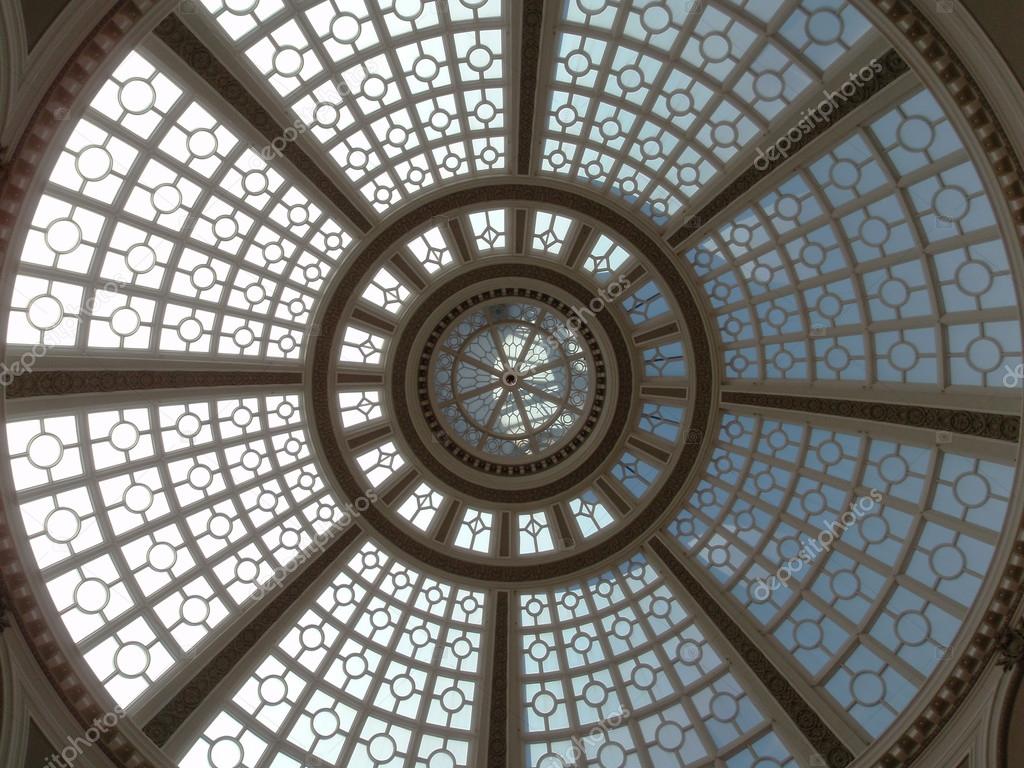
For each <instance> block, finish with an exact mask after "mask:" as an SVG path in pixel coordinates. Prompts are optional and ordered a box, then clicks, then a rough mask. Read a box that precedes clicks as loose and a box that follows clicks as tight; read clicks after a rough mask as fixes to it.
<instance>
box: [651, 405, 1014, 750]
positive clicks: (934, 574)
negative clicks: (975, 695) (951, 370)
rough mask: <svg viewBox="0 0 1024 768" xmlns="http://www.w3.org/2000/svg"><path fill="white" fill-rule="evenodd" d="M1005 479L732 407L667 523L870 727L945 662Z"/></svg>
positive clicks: (809, 675) (942, 458)
mask: <svg viewBox="0 0 1024 768" xmlns="http://www.w3.org/2000/svg"><path fill="white" fill-rule="evenodd" d="M1012 482H1013V467H1012V466H1009V465H1007V464H1002V463H998V462H995V461H989V460H984V459H978V458H972V457H969V456H963V455H960V454H958V453H956V452H952V451H945V450H942V449H941V448H940V447H938V446H936V445H935V444H934V442H933V443H932V444H923V445H922V444H913V443H907V442H896V441H893V440H892V439H890V438H883V437H875V436H872V435H870V434H867V435H866V434H864V433H850V432H840V431H835V430H830V429H825V428H821V427H814V426H811V425H809V424H806V423H801V422H793V421H780V420H775V419H766V418H763V417H760V416H754V415H747V414H743V413H726V414H725V415H724V416H723V418H722V423H721V428H720V431H719V434H718V440H717V441H716V446H715V450H714V453H713V454H712V456H711V460H710V463H709V468H708V473H707V476H706V477H705V478H704V479H703V480H702V481H701V482H700V484H699V485H698V487H697V489H696V490H695V491H694V494H693V496H692V497H691V498H690V500H689V501H688V502H687V503H686V505H685V506H684V507H683V509H682V510H680V512H679V515H678V517H677V518H676V519H675V520H674V521H673V522H672V523H671V524H670V525H669V528H668V530H669V532H670V533H672V534H673V535H674V536H675V537H676V538H677V539H678V540H679V542H680V544H681V545H682V546H683V548H684V549H685V550H686V551H687V552H689V553H690V554H691V555H692V557H693V562H695V563H699V564H700V565H701V566H703V567H704V568H706V569H707V571H708V573H709V574H710V575H711V576H713V577H714V579H715V580H716V581H717V582H718V583H719V584H721V587H722V589H723V591H724V592H726V593H728V595H729V598H728V599H729V600H730V602H736V603H738V604H739V605H741V606H743V608H745V610H746V611H747V612H748V613H749V615H750V617H751V619H752V620H753V621H754V622H755V623H756V625H757V627H758V630H759V631H761V632H763V633H764V635H765V636H766V640H767V641H768V642H769V643H771V645H772V646H773V647H774V648H776V649H778V650H779V651H780V652H783V653H785V655H786V656H791V657H792V658H793V659H794V660H795V661H796V662H797V665H798V667H799V669H800V670H801V672H802V673H803V674H804V676H805V678H806V680H807V682H808V683H809V684H810V685H812V686H815V687H819V688H821V689H822V690H823V692H825V693H826V694H827V695H828V696H829V697H830V698H831V699H832V700H833V701H834V702H835V704H836V706H837V709H838V711H840V712H842V713H844V714H845V716H846V718H847V719H848V720H849V722H850V724H851V725H852V726H853V727H855V728H857V729H860V730H862V731H863V732H865V734H866V735H867V736H869V737H870V738H876V737H877V736H878V735H879V734H881V733H882V732H883V731H884V730H885V729H886V728H887V727H888V726H889V725H890V724H891V723H892V721H893V720H894V719H895V717H896V716H897V715H899V714H900V713H901V712H902V710H903V708H904V707H905V706H906V705H907V703H908V702H909V701H910V700H911V699H912V698H913V697H914V696H915V694H916V693H917V691H918V689H919V688H920V687H921V686H922V685H923V684H924V682H925V680H927V678H928V677H929V676H930V675H931V673H932V671H933V670H934V669H935V667H936V666H937V665H938V664H939V662H940V661H942V660H943V659H944V658H945V657H946V653H947V651H948V649H949V647H950V645H951V644H952V643H953V639H954V638H955V637H956V636H957V634H958V632H959V628H960V625H961V623H962V622H963V620H964V617H965V616H966V615H967V612H968V610H969V609H970V607H971V606H972V604H973V601H974V599H975V596H976V595H977V594H978V590H979V588H980V587H981V584H982V582H983V580H984V577H985V573H986V570H987V568H988V563H989V562H990V561H991V559H992V556H993V553H994V551H995V547H996V544H997V543H998V541H999V536H1000V533H1001V531H1002V528H1003V522H1004V520H1005V519H1006V515H1007V506H1008V501H1009V496H1010V490H1011V487H1012Z"/></svg>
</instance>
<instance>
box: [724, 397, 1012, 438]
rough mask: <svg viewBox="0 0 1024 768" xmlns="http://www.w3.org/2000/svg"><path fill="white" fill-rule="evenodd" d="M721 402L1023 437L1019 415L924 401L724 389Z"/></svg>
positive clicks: (941, 429)
mask: <svg viewBox="0 0 1024 768" xmlns="http://www.w3.org/2000/svg"><path fill="white" fill-rule="evenodd" d="M722 402H723V403H727V404H732V405H747V406H750V407H752V408H778V409H783V410H787V411H803V412H804V413H816V414H821V415H823V416H841V417H843V418H847V419H863V420H865V421H876V422H882V423H883V424H898V425H900V426H903V427H918V428H920V429H934V430H936V431H938V432H951V433H952V432H955V433H956V434H958V435H972V436H974V437H987V438H989V439H992V440H1005V441H1008V442H1012V443H1015V442H1017V440H1019V439H1020V416H1012V415H1009V414H1003V413H985V412H983V411H963V410H958V411H954V410H951V409H949V408H933V407H930V406H924V405H901V404H899V403H880V402H875V401H872V400H843V399H840V398H832V397H805V396H799V395H778V394H771V393H768V392H734V391H731V390H729V391H723V392H722Z"/></svg>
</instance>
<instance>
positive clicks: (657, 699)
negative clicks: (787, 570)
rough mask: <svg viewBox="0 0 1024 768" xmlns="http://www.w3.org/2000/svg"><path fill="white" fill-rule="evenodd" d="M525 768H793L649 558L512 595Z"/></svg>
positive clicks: (759, 713) (763, 718) (767, 725)
mask: <svg viewBox="0 0 1024 768" xmlns="http://www.w3.org/2000/svg"><path fill="white" fill-rule="evenodd" d="M519 608H520V621H521V624H522V628H521V632H520V651H521V657H520V661H519V663H520V665H521V668H522V674H523V684H522V696H523V708H522V727H523V730H524V731H525V738H526V742H527V743H526V765H527V766H528V768H561V767H562V766H566V765H587V766H606V765H620V766H621V765H631V766H633V765H635V766H639V765H647V764H650V765H657V766H672V767H673V768H683V766H690V765H705V764H706V765H711V764H715V765H727V766H730V767H731V766H749V765H758V766H785V768H796V765H797V763H796V761H794V760H793V759H792V758H791V757H790V754H789V751H788V750H787V748H786V747H785V746H784V745H783V742H782V741H781V740H780V738H779V736H778V734H777V733H776V731H775V730H774V729H773V728H772V725H771V721H770V719H769V718H768V717H766V715H765V713H764V712H762V711H761V710H760V709H759V708H758V706H757V705H756V704H755V703H754V702H753V700H752V699H751V697H750V696H749V695H748V694H747V692H746V690H745V686H744V685H743V684H741V683H740V682H739V680H738V679H737V678H736V677H735V676H734V674H733V671H732V669H731V667H730V664H729V663H728V662H727V661H726V660H725V659H723V658H722V656H721V655H720V652H719V650H718V649H716V648H715V645H714V644H713V643H712V642H711V641H710V640H709V639H708V638H707V637H705V635H704V633H703V632H702V631H701V629H700V627H699V626H698V624H697V623H696V622H695V621H694V618H693V616H692V615H691V614H690V613H689V611H688V609H687V607H686V604H685V603H684V602H680V600H679V597H678V596H677V595H676V594H674V593H673V591H672V590H671V589H670V588H669V586H668V585H667V584H666V583H665V582H664V581H663V580H662V578H661V575H660V574H659V573H658V571H657V569H656V567H655V565H654V564H653V563H651V562H649V561H648V559H647V558H646V557H645V556H644V555H637V556H634V557H633V558H632V559H630V560H629V561H627V562H625V563H623V564H622V565H620V566H618V567H617V568H614V569H612V570H610V571H607V572H605V573H602V574H600V575H599V576H597V577H595V578H592V579H588V580H587V581H586V582H585V583H580V584H572V585H570V586H568V587H565V588H558V589H554V590H549V591H545V592H538V593H523V594H520V595H519Z"/></svg>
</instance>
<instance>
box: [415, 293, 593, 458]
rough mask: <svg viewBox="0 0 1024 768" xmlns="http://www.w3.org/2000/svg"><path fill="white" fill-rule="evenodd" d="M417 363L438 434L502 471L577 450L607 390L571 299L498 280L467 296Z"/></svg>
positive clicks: (458, 451) (453, 448) (464, 454)
mask: <svg viewBox="0 0 1024 768" xmlns="http://www.w3.org/2000/svg"><path fill="white" fill-rule="evenodd" d="M420 371H421V373H425V375H424V376H423V377H422V378H421V381H420V404H421V406H422V407H423V410H424V413H425V415H426V418H427V422H428V424H429V425H430V428H431V431H432V433H433V435H434V439H435V440H437V442H439V443H440V444H441V445H443V446H444V447H446V448H447V449H448V450H449V451H450V452H451V453H453V454H454V455H456V456H458V457H459V458H460V459H461V460H462V461H464V462H466V463H469V464H471V465H473V466H474V467H475V468H477V469H483V470H485V471H490V472H495V473H497V474H518V473H520V472H523V471H529V470H535V469H538V468H541V467H545V466H551V465H553V464H555V463H557V462H559V461H560V460H562V459H564V458H565V457H566V456H568V455H569V454H570V453H572V452H573V451H574V450H575V449H576V448H577V447H578V446H579V445H580V444H581V443H582V442H583V440H584V439H585V438H586V436H587V434H589V432H590V431H591V429H592V428H593V425H594V423H595V421H596V417H597V413H598V411H599V408H600V405H601V404H602V402H603V399H604V392H605V380H604V376H605V374H604V370H603V365H602V364H601V355H600V351H599V349H598V345H597V342H596V341H595V339H594V337H593V335H592V333H591V332H590V331H589V329H587V328H586V326H585V324H584V323H582V322H580V318H579V317H578V316H577V315H576V314H575V312H574V311H573V310H572V309H571V308H570V307H568V306H566V305H564V304H563V303H562V302H560V301H558V300H557V299H554V298H552V297H550V296H547V295H544V294H541V293H539V292H536V291H502V290H492V291H488V292H485V293H483V294H480V295H478V296H475V297H472V298H471V299H468V300H465V301H463V302H461V303H460V304H459V306H458V307H456V308H454V309H453V310H452V311H451V312H449V313H448V314H447V315H446V316H445V317H444V318H443V319H442V320H441V322H440V323H439V324H438V326H437V327H436V328H435V329H434V332H433V333H432V334H431V335H430V339H429V341H428V344H427V347H426V349H424V351H423V356H422V358H421V364H420Z"/></svg>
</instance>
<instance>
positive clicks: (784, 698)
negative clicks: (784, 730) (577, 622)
mask: <svg viewBox="0 0 1024 768" xmlns="http://www.w3.org/2000/svg"><path fill="white" fill-rule="evenodd" d="M650 547H651V549H652V550H653V551H654V553H655V554H656V555H657V556H658V558H660V559H661V561H662V563H664V565H665V566H666V568H667V570H668V571H669V572H670V573H671V574H672V575H673V576H674V577H675V578H676V580H677V581H678V582H679V584H680V585H682V587H683V588H684V589H685V590H686V591H687V592H688V593H689V594H690V595H691V596H692V597H693V599H694V600H696V601H697V603H698V605H700V607H701V610H703V611H704V613H705V614H706V615H707V617H708V619H709V620H710V621H711V622H712V623H713V624H714V625H715V627H716V628H717V629H718V631H719V632H721V633H722V634H723V635H724V636H725V639H726V640H728V641H729V644H730V645H731V646H732V647H733V649H734V650H735V651H736V655H737V657H739V658H741V659H743V661H744V662H745V663H746V665H747V666H748V667H749V668H750V670H751V671H752V672H753V673H754V674H755V675H757V677H758V679H759V680H760V681H761V682H762V683H763V684H764V687H765V688H766V689H767V690H768V692H769V693H770V694H771V695H772V696H773V697H774V698H775V700H776V701H777V702H778V703H779V706H780V707H782V709H783V710H785V712H786V714H787V715H789V717H790V719H791V720H792V721H793V723H794V724H795V725H796V727H797V728H799V729H800V733H802V734H803V735H804V738H806V739H807V741H809V742H810V744H811V746H812V747H814V748H815V749H816V750H817V751H818V753H819V754H820V755H821V756H822V757H824V758H825V761H826V762H827V764H828V766H829V768H845V766H847V765H849V764H850V763H852V762H853V753H852V752H851V751H850V750H849V748H847V746H846V745H845V744H843V742H842V741H840V739H839V737H838V736H836V734H835V733H833V732H832V730H831V729H830V728H829V727H828V726H827V725H826V724H825V721H824V720H822V719H821V717H820V716H819V715H818V713H817V712H816V711H815V710H814V708H813V707H812V706H811V705H810V704H808V703H807V702H806V701H804V698H803V697H802V696H801V695H800V694H799V693H798V692H797V690H796V689H795V688H794V687H793V686H792V685H791V684H790V682H789V680H788V679H787V678H786V676H785V675H783V674H782V673H781V672H780V671H779V670H778V669H777V668H776V667H775V665H774V664H772V662H771V661H770V660H769V659H768V657H767V656H765V654H764V653H763V652H762V651H761V649H760V648H759V647H758V646H757V644H756V643H754V642H753V641H752V640H751V639H750V638H749V637H747V635H746V633H745V632H744V631H743V630H742V629H740V627H739V625H738V624H737V623H736V622H735V621H733V619H732V617H731V616H730V615H729V611H728V610H727V609H726V607H725V606H724V605H722V603H721V602H719V601H718V600H717V599H716V598H714V597H712V596H711V594H710V593H709V592H708V591H707V590H706V589H704V585H703V584H701V583H700V581H698V580H697V578H696V577H695V576H694V575H693V574H692V573H690V570H689V568H687V567H686V566H685V565H684V564H683V562H682V561H681V560H680V559H679V558H677V557H676V556H675V554H674V553H673V552H672V551H671V550H670V549H669V548H668V547H667V546H666V545H665V543H664V542H663V541H661V539H659V538H658V537H654V538H652V539H651V540H650Z"/></svg>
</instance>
